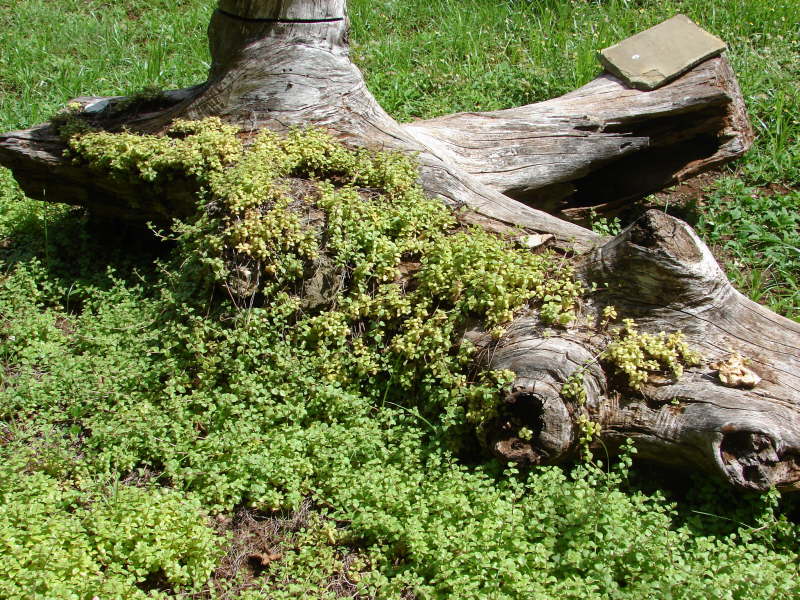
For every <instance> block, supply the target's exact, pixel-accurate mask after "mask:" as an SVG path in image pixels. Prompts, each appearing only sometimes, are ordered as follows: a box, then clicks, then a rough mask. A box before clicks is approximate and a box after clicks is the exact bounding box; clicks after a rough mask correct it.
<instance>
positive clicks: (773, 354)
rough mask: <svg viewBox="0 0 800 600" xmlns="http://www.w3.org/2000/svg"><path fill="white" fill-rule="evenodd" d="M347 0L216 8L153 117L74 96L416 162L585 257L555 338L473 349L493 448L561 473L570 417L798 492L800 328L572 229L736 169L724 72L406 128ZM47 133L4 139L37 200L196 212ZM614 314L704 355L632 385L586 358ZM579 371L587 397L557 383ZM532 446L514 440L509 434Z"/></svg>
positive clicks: (604, 89) (733, 96)
mask: <svg viewBox="0 0 800 600" xmlns="http://www.w3.org/2000/svg"><path fill="white" fill-rule="evenodd" d="M347 31H348V23H347V14H346V0H303V1H301V0H222V1H221V2H220V4H219V10H218V11H216V12H215V13H214V15H213V17H212V20H211V24H210V27H209V40H210V47H211V54H212V65H211V68H210V72H209V77H208V80H207V81H206V82H205V83H204V84H202V85H198V86H195V87H192V88H187V89H184V90H176V91H172V92H168V93H166V94H165V95H164V98H163V99H162V102H161V104H160V105H158V106H156V107H150V108H145V109H141V108H140V109H139V110H137V111H136V112H131V111H129V112H124V111H115V110H114V107H115V106H116V107H119V106H121V104H120V99H119V98H116V99H114V98H112V99H102V98H79V99H76V100H77V101H78V102H80V103H81V104H82V105H83V106H84V107H85V108H86V110H87V111H90V112H93V113H94V114H95V115H96V116H97V118H99V119H104V120H105V126H106V127H108V128H110V129H115V128H120V127H122V126H123V125H124V126H126V127H128V128H130V129H133V130H139V131H143V132H158V131H161V130H163V128H164V127H165V126H166V125H168V124H169V123H170V122H171V121H172V120H174V119H175V118H178V117H182V118H191V119H197V118H202V117H206V116H219V117H221V118H222V119H224V120H225V121H228V122H231V123H236V124H237V125H239V126H241V127H242V128H243V129H244V130H246V131H254V130H258V129H260V128H264V127H267V128H270V129H273V130H276V131H285V130H286V129H288V128H289V127H292V126H294V125H314V126H319V127H324V128H326V129H327V130H328V131H330V132H332V133H333V134H335V135H336V136H337V137H339V138H340V139H342V140H343V141H344V142H345V143H347V144H350V145H353V146H363V147H367V148H370V149H375V150H396V151H401V152H410V153H415V154H416V155H417V156H418V159H419V163H420V183H421V184H422V186H423V188H424V189H425V190H426V191H427V192H428V193H429V194H431V195H433V196H437V197H439V198H441V199H442V201H443V202H445V203H446V204H448V205H449V206H451V207H454V208H455V207H461V206H466V207H468V208H470V209H471V211H469V212H468V213H467V216H466V217H465V219H467V220H469V221H470V222H473V223H476V224H479V225H480V226H483V227H485V228H488V229H491V230H494V231H500V232H509V231H514V232H515V234H516V235H540V236H542V235H543V236H544V237H543V238H539V239H550V238H549V236H552V238H551V239H550V242H549V243H550V244H551V245H552V246H554V247H555V248H557V249H559V250H561V251H565V252H568V253H569V254H570V255H571V256H573V260H575V261H576V262H577V265H578V270H579V272H580V274H581V277H582V278H583V279H584V280H585V282H586V283H587V285H590V284H592V283H594V284H596V285H597V286H598V289H599V290H600V291H597V292H594V293H592V294H591V295H589V296H588V297H587V299H586V301H585V303H584V306H583V307H582V315H581V318H580V319H579V320H578V321H577V322H576V323H575V324H573V325H571V326H570V327H569V328H567V329H564V330H557V331H549V330H547V328H546V327H544V326H543V325H542V324H541V323H539V322H538V321H537V320H536V318H535V315H533V314H528V315H525V314H523V315H520V316H519V318H517V319H516V320H515V321H514V323H512V324H511V326H510V327H509V329H508V332H507V334H506V335H505V336H504V337H503V338H502V339H501V340H499V341H497V340H491V339H490V338H489V337H488V336H487V335H486V334H484V333H483V332H481V331H473V332H470V333H469V334H468V336H469V337H471V338H472V339H473V341H475V342H476V343H478V344H479V345H481V346H483V348H484V349H485V350H486V352H484V353H483V356H485V357H487V358H485V359H484V364H485V365H487V366H491V367H493V368H510V369H511V370H513V371H514V372H515V373H516V374H517V380H516V382H515V383H514V386H513V389H512V391H511V392H509V394H508V396H507V398H506V402H505V409H504V411H503V414H502V417H501V418H499V419H498V420H497V422H496V423H495V427H494V428H493V429H492V430H491V431H490V432H489V434H488V436H487V439H488V440H489V445H490V447H491V449H492V451H494V452H495V453H496V454H498V455H500V456H502V457H505V458H508V459H511V460H516V461H518V462H520V463H523V464H552V463H559V462H563V461H565V460H569V459H570V458H572V457H573V456H574V455H575V453H576V451H577V446H578V437H579V434H578V427H577V425H576V420H577V419H578V417H579V416H580V415H584V416H585V417H588V418H591V419H593V420H595V421H597V422H599V423H600V424H601V425H602V433H601V435H600V438H599V440H598V443H602V444H604V445H605V446H606V447H608V448H609V449H611V450H612V451H613V449H614V448H616V447H618V446H619V444H620V443H621V441H622V440H624V439H625V438H626V437H632V438H633V439H634V440H635V441H636V444H637V447H638V448H639V451H640V455H641V456H643V457H645V458H649V459H651V460H655V461H660V462H665V463H670V464H676V465H683V466H686V467H689V468H699V469H704V470H706V471H709V472H712V473H717V474H719V475H720V476H722V477H724V478H725V479H727V480H728V481H729V482H731V483H732V484H734V485H737V486H740V487H744V488H751V489H759V490H763V489H766V488H768V487H769V486H771V485H776V486H778V487H780V488H782V489H795V488H797V487H798V486H800V483H798V482H800V466H798V458H797V457H798V455H799V454H800V413H799V412H798V404H799V403H800V392H799V391H798V390H800V375H798V373H800V368H798V367H800V326H798V325H797V324H796V323H794V322H792V321H789V320H787V319H784V318H782V317H780V316H778V315H775V314H773V313H771V312H770V311H768V310H767V309H765V308H763V307H761V306H759V305H757V304H755V303H753V302H751V301H749V300H747V299H745V298H744V297H743V296H741V294H739V293H738V292H736V291H735V290H734V289H733V288H732V287H731V285H730V283H729V282H728V280H727V279H726V278H725V276H724V274H723V272H722V271H721V270H720V269H719V267H718V266H717V264H716V262H715V261H714V259H713V257H712V256H711V254H710V253H709V251H708V249H707V248H706V247H705V246H704V245H703V244H702V242H701V241H700V240H699V239H698V238H697V236H696V235H695V234H694V232H693V231H692V230H691V228H690V227H689V226H688V225H686V224H685V223H682V222H680V221H678V220H676V219H673V218H671V217H668V216H666V215H663V214H661V213H657V212H652V211H651V212H649V213H647V214H646V215H645V216H644V217H642V218H641V219H640V220H639V221H637V222H636V223H634V224H633V225H632V226H631V227H629V228H628V229H627V230H626V231H624V232H623V233H622V234H620V235H619V236H617V237H616V238H614V239H611V240H608V239H606V238H601V237H600V236H598V235H596V234H594V233H592V232H591V231H589V230H587V229H584V228H583V227H581V226H579V225H577V224H575V223H574V221H580V219H581V218H582V217H583V216H585V214H586V212H587V211H588V210H589V208H590V207H593V208H595V209H597V210H598V211H599V212H605V213H609V214H610V213H613V212H614V211H616V210H620V209H622V208H624V207H625V206H627V205H628V204H629V203H630V202H631V201H632V200H635V199H637V198H641V197H642V196H644V195H646V194H648V193H650V192H652V191H655V190H657V189H660V188H662V187H664V186H667V185H670V184H672V183H675V182H678V181H681V180H683V179H686V178H688V177H691V176H693V175H695V174H697V173H699V172H701V171H703V170H706V169H709V168H711V167H714V166H717V165H719V164H721V163H723V162H726V161H728V160H731V159H733V158H736V157H738V156H740V155H741V154H742V153H743V152H744V151H745V150H746V149H747V148H748V147H749V145H750V143H751V141H752V130H751V128H750V125H749V123H748V120H747V117H746V113H745V108H744V103H743V100H742V97H741V94H740V91H739V88H738V84H737V82H736V78H735V76H734V74H733V72H732V70H731V68H730V66H729V65H728V62H727V60H726V59H725V57H724V56H723V57H718V58H714V59H711V60H708V61H706V62H704V63H702V64H700V65H698V66H697V67H695V68H694V69H692V70H691V71H689V72H688V73H686V74H685V75H683V76H682V77H680V78H679V79H677V80H676V81H674V82H672V83H670V84H668V85H666V86H664V87H662V88H659V89H657V90H654V91H649V92H645V91H639V90H635V89H631V88H627V87H625V85H624V84H622V83H621V82H620V81H619V80H617V79H616V78H614V77H613V76H611V75H609V74H602V75H600V76H599V77H598V78H597V79H595V80H594V81H592V82H590V83H589V84H587V85H585V86H583V87H582V88H580V89H578V90H575V91H574V92H571V93H569V94H566V95H565V96H562V97H560V98H555V99H553V100H549V101H546V102H541V103H538V104H532V105H529V106H522V107H517V108H512V109H508V110H502V111H494V112H489V113H462V114H455V115H448V116H444V117H439V118H436V119H431V120H427V121H418V122H415V123H410V124H400V123H397V122H396V121H395V120H394V119H392V118H391V117H390V116H389V115H388V114H387V113H386V112H385V111H384V110H383V109H382V108H381V107H380V105H379V104H378V103H377V102H376V100H375V99H374V97H373V96H372V95H371V94H370V92H369V90H368V89H367V88H366V85H365V83H364V80H363V78H362V76H361V73H360V72H359V71H358V69H357V68H356V67H355V66H354V65H353V64H352V63H351V62H350V59H349V55H348V40H347ZM63 149H64V144H63V142H62V140H60V139H59V137H58V136H57V135H56V133H55V132H54V131H53V129H52V127H50V126H49V125H48V124H45V125H40V126H37V127H34V128H31V129H28V130H25V131H16V132H10V133H6V134H3V135H0V164H2V165H4V166H7V167H9V168H11V169H12V170H13V172H14V174H15V176H16V178H17V180H18V181H19V183H20V185H21V186H22V188H23V190H24V191H25V192H26V193H27V194H28V195H29V196H31V197H34V198H39V199H43V200H48V201H56V202H67V203H72V204H80V205H83V206H87V207H89V208H90V209H92V210H94V211H95V212H97V213H100V214H105V215H108V216H113V217H117V218H127V219H138V220H161V221H169V219H171V218H173V217H176V216H183V215H186V214H187V213H188V212H189V211H190V210H191V209H192V206H193V203H192V200H191V193H192V189H191V186H189V185H188V184H186V185H182V184H181V183H180V182H178V183H176V184H175V185H173V186H171V187H170V188H169V189H167V190H164V193H163V194H162V195H160V196H159V197H150V196H146V195H145V196H143V195H142V191H143V190H142V189H141V188H140V187H137V186H135V185H133V184H127V183H123V182H121V181H118V180H113V179H110V178H103V177H102V176H100V175H99V174H97V173H90V172H87V171H86V170H84V169H83V168H80V167H77V166H75V165H72V164H71V163H70V162H69V161H68V160H66V159H64V158H63V156H62V152H63ZM609 304H613V305H615V306H617V307H618V310H619V312H620V313H621V315H622V316H629V317H633V318H636V319H637V322H638V323H640V326H641V328H642V329H643V330H646V331H661V330H666V331H674V330H678V329H682V330H684V331H685V332H686V335H687V338H688V340H689V342H690V343H691V344H692V345H693V346H695V347H696V348H698V349H699V350H700V351H701V352H702V354H703V357H704V360H703V364H702V365H701V366H699V367H697V368H692V369H688V370H687V372H686V374H685V375H684V376H683V377H682V378H681V379H680V380H679V381H667V382H666V383H663V384H662V385H654V384H653V385H650V384H648V385H646V386H645V387H644V388H643V389H642V390H638V391H634V390H630V389H627V388H626V387H625V385H624V383H623V382H621V381H620V378H619V377H618V376H616V375H615V374H614V369H613V367H611V366H609V365H606V364H603V363H602V362H598V360H597V357H598V355H599V354H600V352H601V351H602V349H603V347H604V346H605V345H606V344H607V343H608V336H607V334H606V333H605V332H604V331H602V330H601V329H598V327H597V322H598V314H599V311H600V310H601V309H602V307H603V306H605V305H609ZM734 351H736V352H739V353H740V354H741V355H743V356H745V357H747V358H749V359H750V360H751V362H752V368H753V370H754V371H756V372H757V373H758V375H759V376H761V377H762V381H761V382H760V383H759V384H758V385H757V386H756V387H755V388H754V389H749V390H747V389H735V388H729V387H725V386H723V385H722V384H721V382H720V380H719V378H718V377H717V375H716V374H715V371H714V369H713V368H712V367H711V365H712V363H715V362H716V361H718V360H720V359H724V358H725V357H726V356H727V355H728V354H729V353H731V352H734ZM577 369H581V370H582V372H583V379H584V383H585V386H586V389H587V401H586V404H585V405H583V406H579V405H577V404H576V403H574V402H572V401H570V400H567V399H565V398H564V397H562V395H561V394H560V390H561V385H562V384H563V383H564V381H565V380H566V379H567V378H569V377H570V375H572V374H573V373H574V372H575V371H576V370H577ZM520 426H526V427H528V428H529V429H530V430H531V431H532V432H533V437H532V439H530V440H523V439H520V438H519V436H518V433H519V427H520Z"/></svg>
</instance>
